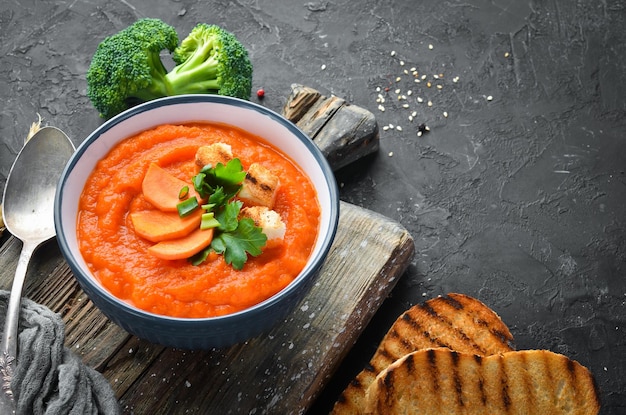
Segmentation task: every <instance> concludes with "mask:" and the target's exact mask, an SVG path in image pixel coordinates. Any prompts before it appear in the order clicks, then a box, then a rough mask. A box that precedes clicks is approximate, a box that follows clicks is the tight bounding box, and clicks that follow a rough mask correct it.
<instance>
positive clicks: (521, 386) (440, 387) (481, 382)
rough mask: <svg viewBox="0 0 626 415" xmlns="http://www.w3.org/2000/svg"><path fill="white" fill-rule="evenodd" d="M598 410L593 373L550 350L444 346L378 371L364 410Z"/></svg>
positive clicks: (469, 414) (469, 413)
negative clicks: (490, 351) (480, 351)
mask: <svg viewBox="0 0 626 415" xmlns="http://www.w3.org/2000/svg"><path fill="white" fill-rule="evenodd" d="M599 410H600V401H599V397H598V390H597V387H596V384H595V382H594V379H593V376H592V375H591V373H590V372H589V370H587V369H586V368H585V367H584V366H582V365H580V364H579V363H578V362H576V361H574V360H571V359H569V358H568V357H566V356H563V355H561V354H557V353H553V352H551V351H548V350H522V351H512V352H506V353H502V354H496V355H491V356H487V357H482V356H479V355H475V354H471V353H461V352H456V351H452V350H450V349H448V348H436V349H423V350H419V351H416V352H412V353H409V354H407V355H406V356H404V357H402V358H400V359H398V360H397V361H395V362H394V363H392V364H391V365H390V366H389V367H387V368H386V369H385V370H383V371H382V372H380V373H379V374H378V376H377V377H376V379H375V381H374V382H373V383H372V384H371V385H370V387H369V388H368V390H367V392H366V398H365V410H364V412H363V413H364V414H368V415H370V414H371V415H378V414H381V415H382V414H384V415H389V414H423V415H429V414H441V413H446V414H464V415H474V414H476V415H479V414H528V415H535V414H536V415H540V414H541V415H544V414H555V415H556V414H568V415H578V414H580V415H583V414H585V415H593V414H597V413H598V412H599Z"/></svg>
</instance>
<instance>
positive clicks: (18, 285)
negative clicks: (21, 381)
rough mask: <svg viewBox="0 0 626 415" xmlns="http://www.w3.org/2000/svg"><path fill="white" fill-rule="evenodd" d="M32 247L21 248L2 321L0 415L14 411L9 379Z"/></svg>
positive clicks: (0, 341) (15, 348)
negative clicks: (4, 316)
mask: <svg viewBox="0 0 626 415" xmlns="http://www.w3.org/2000/svg"><path fill="white" fill-rule="evenodd" d="M33 251H34V247H33V246H32V244H29V243H27V242H25V243H24V245H23V246H22V252H21V253H20V258H19V260H18V262H17V269H16V270H15V278H14V279H13V286H12V287H11V295H10V296H9V305H8V307H7V313H6V318H5V320H4V330H3V331H2V340H0V376H1V378H2V393H0V411H1V413H3V414H4V413H11V412H9V411H13V412H14V411H15V402H14V396H13V391H12V390H11V379H12V378H13V373H14V371H15V366H16V360H17V338H18V330H17V328H18V325H19V318H20V309H21V307H20V304H21V300H22V287H23V286H24V279H25V277H26V271H27V270H28V263H29V262H30V258H31V256H32V254H33Z"/></svg>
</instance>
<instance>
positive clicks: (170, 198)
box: [141, 163, 200, 212]
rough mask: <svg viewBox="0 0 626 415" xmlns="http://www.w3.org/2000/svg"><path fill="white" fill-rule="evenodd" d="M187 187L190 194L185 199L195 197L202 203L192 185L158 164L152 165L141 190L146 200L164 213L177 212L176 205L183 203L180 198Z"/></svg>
mask: <svg viewBox="0 0 626 415" xmlns="http://www.w3.org/2000/svg"><path fill="white" fill-rule="evenodd" d="M185 186H187V187H188V188H189V193H188V195H187V197H186V198H185V199H187V198H191V197H194V196H195V197H196V198H197V199H198V202H200V196H199V195H198V193H197V192H196V190H195V189H194V188H193V185H192V184H190V183H187V182H185V181H183V180H180V179H179V178H178V177H176V176H173V175H172V174H170V173H169V172H168V171H167V170H165V169H163V168H162V167H160V166H159V165H158V164H156V163H150V166H149V167H148V171H147V172H146V175H145V176H144V178H143V182H142V183H141V190H142V191H143V196H144V197H145V198H146V200H147V201H148V202H150V203H152V204H153V205H154V206H155V207H156V208H157V209H159V210H162V211H164V212H176V205H178V204H179V203H180V202H182V200H181V199H180V198H179V195H180V193H181V192H180V191H181V189H182V188H183V187H185Z"/></svg>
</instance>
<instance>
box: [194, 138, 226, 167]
mask: <svg viewBox="0 0 626 415" xmlns="http://www.w3.org/2000/svg"><path fill="white" fill-rule="evenodd" d="M232 158H233V151H232V148H231V147H230V145H228V144H225V143H215V144H211V145H208V146H202V147H199V148H198V151H196V164H197V165H198V166H200V167H204V166H206V165H207V164H210V165H211V166H213V167H215V166H217V163H222V164H223V165H226V163H228V162H229V161H230V160H232Z"/></svg>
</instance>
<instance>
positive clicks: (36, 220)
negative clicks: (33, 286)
mask: <svg viewBox="0 0 626 415" xmlns="http://www.w3.org/2000/svg"><path fill="white" fill-rule="evenodd" d="M74 150H75V149H74V145H73V144H72V142H71V141H70V139H69V138H68V137H67V136H66V135H65V134H64V133H63V132H62V131H61V130H59V129H58V128H55V127H43V128H41V129H40V130H39V131H38V132H36V133H35V135H33V136H32V138H31V139H30V140H28V141H27V142H26V144H24V147H22V150H21V151H20V152H19V154H18V155H17V158H16V159H15V161H14V162H13V166H11V170H10V171H9V175H8V177H7V181H6V186H5V188H4V196H3V200H4V201H3V204H2V216H3V217H4V222H5V226H6V228H7V230H8V231H9V232H11V234H13V236H15V237H16V238H19V239H20V240H21V241H22V242H23V245H22V252H21V253H20V257H19V260H18V263H17V269H16V270H15V278H14V279H13V286H12V287H11V295H10V297H9V305H8V307H7V315H6V319H5V322H4V331H3V333H2V339H1V340H0V376H2V393H0V413H1V414H6V413H15V405H16V404H15V401H14V399H13V391H12V390H11V378H12V376H13V372H14V369H15V366H16V359H17V340H18V337H17V333H18V330H17V328H18V324H19V316H20V302H21V297H22V287H23V285H24V278H25V277H26V270H27V269H28V263H29V262H30V258H31V256H32V254H33V252H34V251H35V249H36V248H37V247H38V246H39V245H41V244H42V243H43V242H45V241H47V240H49V239H51V238H52V237H54V236H55V234H56V232H55V229H54V215H53V209H54V196H55V192H56V186H57V182H58V181H59V179H60V177H61V173H62V171H63V168H64V167H65V165H66V164H67V162H68V160H69V158H70V156H71V155H72V153H74Z"/></svg>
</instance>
